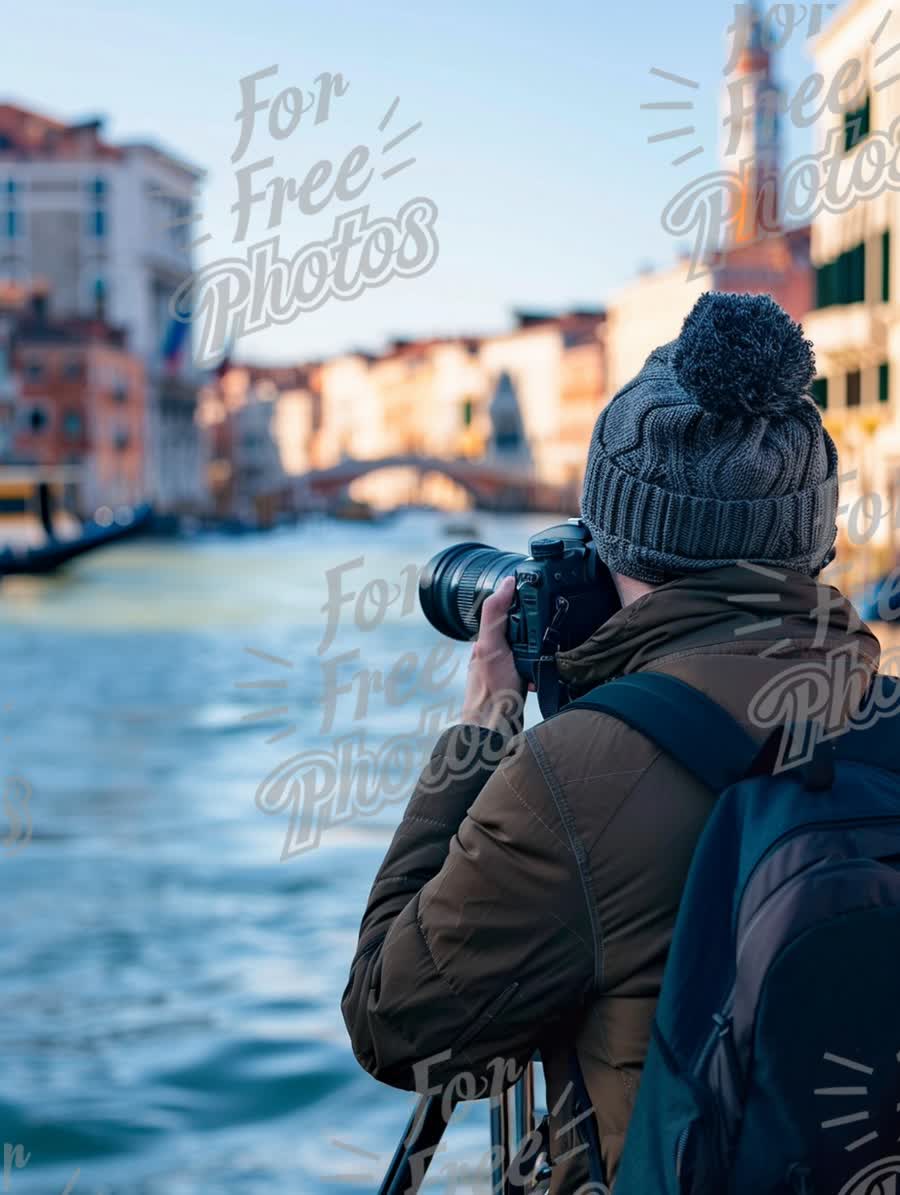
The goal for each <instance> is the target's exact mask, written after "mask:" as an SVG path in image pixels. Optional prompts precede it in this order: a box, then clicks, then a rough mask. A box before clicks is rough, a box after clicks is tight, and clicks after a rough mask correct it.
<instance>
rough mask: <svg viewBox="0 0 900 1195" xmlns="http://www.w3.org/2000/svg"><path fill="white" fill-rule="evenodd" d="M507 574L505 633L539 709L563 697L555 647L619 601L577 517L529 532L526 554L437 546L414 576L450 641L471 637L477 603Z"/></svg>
mask: <svg viewBox="0 0 900 1195" xmlns="http://www.w3.org/2000/svg"><path fill="white" fill-rule="evenodd" d="M509 576H514V577H515V579H516V595H515V599H514V601H513V604H512V606H511V608H510V611H509V619H508V622H507V631H506V635H507V639H508V640H509V645H510V648H511V649H512V654H513V659H514V660H515V664H516V671H517V672H518V673H519V675H520V676H521V677H523V679H524V680H526V681H529V682H531V683H533V684H534V685H535V688H536V689H537V693H538V700H539V702H540V706H541V711H542V713H544V714H545V715H546V714H547V713H548V712H554V710H553V707H554V706H558V704H559V703H560V702H561V700H562V699H563V697H564V695H563V694H562V693H561V691H560V688H561V687H560V686H559V684H558V681H557V679H556V663H555V656H556V652H557V651H566V650H568V649H569V648H572V647H577V646H578V645H579V644H580V643H583V642H584V641H585V639H588V638H589V637H590V636H591V635H592V634H593V632H594V631H596V630H597V628H598V627H599V626H601V625H602V624H603V623H604V622H606V620H607V619H608V618H609V617H610V615H612V614H614V613H615V611H616V610H618V609H620V606H621V603H620V601H619V596H618V593H617V592H616V588H615V586H614V584H613V580H612V576H611V574H610V572H609V569H608V568H607V567H606V565H605V564H604V563H603V562H602V561H601V560H600V557H599V556H598V555H597V550H596V548H595V547H594V544H593V543H592V541H591V535H590V532H589V531H588V529H587V527H586V526H585V525H584V523H583V522H582V521H581V519H569V520H568V521H567V522H565V523H557V524H556V525H555V526H553V527H548V528H547V529H546V530H545V531H541V532H540V533H539V534H538V535H534V536H532V537H531V539H530V540H529V541H528V555H527V556H523V555H522V554H520V553H518V552H502V551H500V550H499V549H497V548H491V547H488V546H487V545H486V544H478V543H464V544H454V545H453V546H452V547H449V548H445V549H444V550H443V551H441V552H438V554H437V555H436V556H433V557H432V558H431V560H429V562H428V563H427V564H426V566H425V568H424V569H423V570H422V575H421V577H420V578H419V601H420V603H421V606H422V610H423V612H424V614H425V617H426V618H427V619H428V621H429V622H430V623H431V625H432V626H433V627H434V628H435V629H436V630H438V631H440V632H441V634H443V635H447V636H449V637H450V638H451V639H460V640H469V639H472V638H474V636H475V635H476V634H477V633H478V624H479V620H480V617H481V606H482V603H483V602H484V600H485V598H487V597H489V596H490V594H492V593H493V592H494V590H495V589H496V588H497V587H498V585H500V583H501V582H502V581H503V580H504V579H505V578H506V577H509ZM554 690H555V692H554Z"/></svg>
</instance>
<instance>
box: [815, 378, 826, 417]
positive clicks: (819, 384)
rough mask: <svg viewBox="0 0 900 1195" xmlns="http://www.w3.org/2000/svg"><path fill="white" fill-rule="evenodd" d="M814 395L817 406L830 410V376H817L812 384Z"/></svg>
mask: <svg viewBox="0 0 900 1195" xmlns="http://www.w3.org/2000/svg"><path fill="white" fill-rule="evenodd" d="M812 396H813V399H814V400H815V403H816V406H817V407H819V408H820V409H821V410H823V411H827V410H828V378H816V380H815V381H814V382H813V384H812Z"/></svg>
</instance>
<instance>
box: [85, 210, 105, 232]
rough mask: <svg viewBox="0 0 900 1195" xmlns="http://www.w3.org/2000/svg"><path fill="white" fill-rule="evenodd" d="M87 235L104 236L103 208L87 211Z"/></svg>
mask: <svg viewBox="0 0 900 1195" xmlns="http://www.w3.org/2000/svg"><path fill="white" fill-rule="evenodd" d="M88 236H92V237H105V236H106V212H105V211H104V210H103V208H100V207H98V208H95V209H94V211H92V212H88Z"/></svg>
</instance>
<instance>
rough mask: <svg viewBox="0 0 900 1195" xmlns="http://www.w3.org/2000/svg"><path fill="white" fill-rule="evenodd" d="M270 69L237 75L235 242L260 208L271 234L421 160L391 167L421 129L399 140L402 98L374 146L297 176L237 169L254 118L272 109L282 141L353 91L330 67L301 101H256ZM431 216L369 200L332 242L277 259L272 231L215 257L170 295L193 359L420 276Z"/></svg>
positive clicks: (415, 203) (433, 254) (431, 244)
mask: <svg viewBox="0 0 900 1195" xmlns="http://www.w3.org/2000/svg"><path fill="white" fill-rule="evenodd" d="M277 73H278V66H277V65H273V66H268V67H265V68H264V69H263V70H259V71H255V72H254V73H253V74H250V75H246V76H245V77H244V78H243V79H241V80H240V88H241V108H240V110H239V111H238V113H237V115H236V117H235V119H236V120H237V121H238V122H239V124H240V130H239V135H238V141H237V145H236V147H235V150H234V152H233V154H232V163H236V162H241V163H242V164H241V165H239V166H238V167H237V169H236V170H235V180H236V183H237V200H236V202H235V203H234V205H233V206H232V209H231V211H232V213H234V214H235V216H236V222H235V231H234V237H233V242H234V243H235V244H243V243H244V242H245V241H246V237H247V233H248V230H249V226H250V222H251V217H252V215H253V213H254V210H255V209H260V210H261V211H262V213H263V214H264V215H265V217H266V231H267V233H270V234H271V233H272V232H273V231H274V230H276V229H280V228H281V227H282V224H283V222H284V220H285V219H286V216H287V215H288V213H289V211H290V210H291V208H293V210H294V211H295V212H296V213H298V214H299V215H301V216H307V217H308V216H315V215H318V214H319V213H320V212H322V211H324V210H325V209H326V208H327V207H328V206H329V205H330V204H332V203H333V202H335V201H338V202H342V203H349V202H356V201H357V200H359V199H361V198H362V196H363V195H364V193H365V192H366V191H368V190H369V188H370V186H371V184H372V182H373V180H374V179H375V176H376V175H377V176H378V177H379V178H381V179H382V180H386V179H388V178H391V177H393V175H395V174H398V173H400V171H402V170H405V169H407V168H408V167H409V166H411V165H413V164H414V163H415V161H416V159H415V157H406V158H404V159H403V160H400V161H395V160H394V158H395V157H396V156H397V155H398V154H399V155H400V156H401V157H402V155H403V153H405V152H406V146H405V143H406V141H407V139H408V138H410V137H411V136H413V135H414V134H415V133H416V132H417V131H418V129H419V128H420V127H421V122H417V123H415V124H413V125H410V126H409V127H407V128H406V129H404V130H402V131H401V132H399V133H395V132H394V131H393V129H392V128H390V127H389V126H391V124H392V122H393V121H394V119H395V117H396V114H397V110H398V107H399V102H400V101H399V97H398V98H396V99H394V101H393V102H392V103H391V104H390V106H389V107H388V108H387V110H386V112H385V113H384V115H383V116H382V117H381V119H380V121H379V122H378V125H377V131H378V134H379V136H384V137H385V138H386V140H385V141H384V143H383V144H382V145H381V147H380V149H379V150H378V151H374V150H373V149H372V148H370V147H369V146H368V145H363V144H358V145H355V146H353V147H352V148H351V149H350V150H349V151H348V152H347V153H346V154H344V155H343V157H341V158H339V159H335V160H332V159H329V158H320V159H318V160H317V161H315V162H314V163H313V164H312V165H311V166H310V167H309V168H308V169H307V170H306V172H305V174H304V175H303V176H302V178H297V177H294V176H293V175H290V176H286V175H281V174H277V173H274V166H275V158H274V155H271V154H270V155H269V156H267V157H262V158H258V159H256V160H255V161H249V162H243V158H244V155H245V154H246V152H247V150H248V148H249V146H250V144H251V141H252V140H253V136H254V133H255V131H256V129H257V124H258V118H259V116H260V114H261V113H267V116H266V123H267V127H268V132H269V134H270V136H271V137H272V138H273V140H275V141H278V142H285V141H287V140H288V139H289V138H291V137H292V136H294V135H295V134H296V131H297V129H298V128H302V127H305V126H308V125H309V124H310V123H311V124H312V127H313V128H314V127H315V126H317V125H321V124H325V123H326V122H327V121H328V120H329V119H330V117H331V115H332V108H333V105H334V104H335V103H336V102H337V101H338V100H340V99H342V98H343V97H344V96H345V95H346V94H347V91H348V90H349V87H350V83H349V81H347V80H345V79H344V78H343V76H342V75H340V74H336V75H332V74H330V73H327V72H326V73H323V74H320V75H318V76H317V78H316V79H315V81H314V82H315V84H316V90H314V91H312V92H310V93H308V94H307V93H304V92H303V91H302V90H301V89H300V88H298V87H295V86H289V87H286V88H283V89H282V90H281V91H279V92H277V93H276V94H275V96H274V98H272V96H271V94H269V95H265V94H260V91H261V85H262V82H263V81H264V80H268V79H271V78H272V77H273V76H275V75H277ZM304 118H306V119H305V120H304ZM382 158H383V159H384V160H383V161H382ZM437 214H438V213H437V206H436V205H435V204H434V202H433V201H432V200H431V199H428V198H425V197H424V196H417V197H415V198H412V199H409V200H407V201H406V202H405V203H403V204H401V206H400V207H399V208H398V209H397V211H396V213H395V214H393V215H383V216H371V215H370V205H369V204H368V203H363V204H360V205H359V206H357V207H354V208H353V209H352V210H350V211H344V212H342V213H340V214H339V215H336V216H335V218H334V222H333V225H332V229H331V233H330V235H328V236H326V237H324V238H322V239H317V240H312V241H309V242H308V243H307V244H305V245H303V246H302V247H301V248H300V249H298V250H297V252H295V253H294V254H292V255H290V256H285V255H282V253H281V247H280V234H279V233H275V235H268V236H265V237H263V238H262V239H261V240H258V241H256V242H254V243H252V244H250V245H248V246H247V247H246V249H245V250H244V254H243V256H229V257H223V258H220V259H219V260H217V261H214V262H212V263H211V264H209V265H208V266H205V267H203V268H202V269H200V270H199V271H197V272H196V273H194V274H192V275H190V276H189V277H188V278H187V279H185V281H184V282H183V283H182V284H181V286H180V287H179V288H178V289H177V290H176V292H175V294H174V295H173V297H172V301H171V304H170V309H171V311H172V314H173V316H174V318H175V319H178V320H180V321H181V322H184V323H187V322H189V321H192V320H193V321H195V322H196V324H197V328H198V334H197V338H196V344H195V346H194V351H195V357H196V362H197V364H198V365H201V366H203V365H211V364H214V363H215V362H216V361H217V360H218V359H219V358H220V357H221V356H222V354H223V353H224V352H225V351H226V348H227V346H229V345H231V344H233V343H234V342H235V341H236V340H238V339H239V338H240V337H241V336H242V335H245V334H247V333H250V332H258V331H260V330H262V329H263V328H267V327H271V326H272V325H276V324H285V323H290V322H291V321H293V320H294V319H296V318H297V317H298V316H299V315H301V314H303V313H304V312H310V311H315V310H317V309H318V308H319V307H321V306H322V305H323V304H324V303H326V302H327V301H328V300H329V299H332V298H333V299H340V300H344V301H349V300H351V299H355V298H358V297H359V296H360V295H361V294H362V293H363V292H364V291H366V290H370V289H373V288H375V287H380V286H384V285H385V284H386V283H387V282H389V281H390V280H391V279H392V278H413V277H417V276H419V275H421V274H424V273H426V272H427V271H428V270H430V269H431V267H432V266H433V265H434V264H435V262H436V261H437V256H438V249H439V245H438V239H437V233H436V231H435V224H436V221H437Z"/></svg>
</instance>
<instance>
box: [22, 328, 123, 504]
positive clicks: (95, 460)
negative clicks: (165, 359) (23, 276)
mask: <svg viewBox="0 0 900 1195" xmlns="http://www.w3.org/2000/svg"><path fill="white" fill-rule="evenodd" d="M12 360H13V369H14V370H15V372H16V374H17V375H18V377H19V398H18V407H19V411H18V417H17V420H16V428H15V432H14V436H13V444H12V450H13V454H14V456H15V459H16V460H18V461H20V462H23V463H29V464H40V465H80V466H82V476H83V487H82V494H81V503H82V506H83V507H84V512H83V513H88V514H89V513H92V512H93V510H94V509H96V507H97V506H101V505H107V506H113V507H115V506H121V505H128V506H133V505H135V504H136V503H138V502H140V501H141V500H143V498H144V496H145V494H146V479H145V475H144V429H145V417H146V404H145V389H144V369H143V365H142V363H141V361H140V360H139V359H138V358H137V357H136V356H134V354H132V353H130V352H128V350H127V349H126V348H125V347H124V336H123V334H122V333H121V332H120V331H117V330H116V329H113V328H111V327H110V326H109V325H108V324H105V323H103V322H102V321H97V320H78V319H71V320H66V321H61V322H56V323H51V322H49V321H48V320H47V319H46V318H45V317H44V315H43V313H42V311H41V309H40V307H39V306H38V308H37V310H33V311H32V313H31V314H30V315H29V316H28V317H26V318H24V319H23V320H21V321H20V323H19V325H18V327H17V329H16V332H15V334H14V338H13V354H12Z"/></svg>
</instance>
